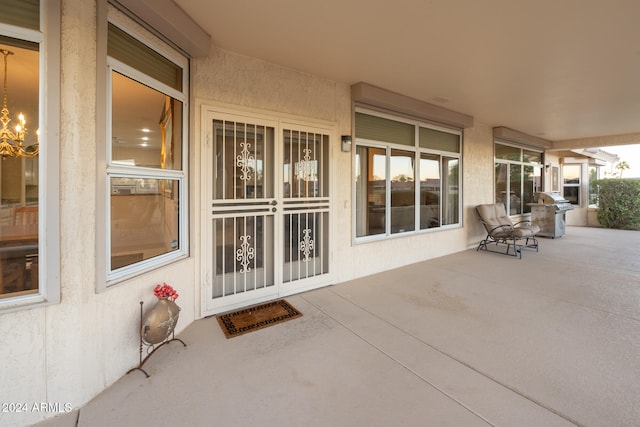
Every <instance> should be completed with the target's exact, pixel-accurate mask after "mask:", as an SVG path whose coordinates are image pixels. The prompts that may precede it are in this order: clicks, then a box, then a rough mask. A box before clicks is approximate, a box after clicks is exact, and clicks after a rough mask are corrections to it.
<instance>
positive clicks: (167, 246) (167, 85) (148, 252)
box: [107, 23, 188, 281]
mask: <svg viewBox="0 0 640 427" xmlns="http://www.w3.org/2000/svg"><path fill="white" fill-rule="evenodd" d="M107 44H108V45H107V52H108V59H107V68H108V77H107V79H108V82H107V86H108V92H109V95H108V96H107V100H108V102H109V107H108V110H107V113H108V116H109V118H110V123H108V124H107V128H108V129H107V130H108V132H109V137H108V139H107V140H108V141H110V143H109V144H107V151H108V154H107V186H108V209H107V211H108V213H109V218H108V227H109V233H108V236H107V240H108V265H107V271H108V273H107V281H111V280H117V279H119V278H121V277H125V276H128V275H130V274H132V273H135V272H138V271H140V270H143V269H148V268H152V267H155V266H157V265H159V264H161V263H165V262H168V261H171V260H174V259H176V258H179V257H182V256H184V255H185V254H186V202H185V199H186V173H185V169H186V164H185V157H186V156H185V151H186V149H185V141H186V140H187V138H186V126H185V123H186V122H187V120H186V115H187V110H186V108H187V104H188V103H187V76H188V69H187V61H186V59H185V58H183V57H181V56H179V55H177V54H176V53H175V52H172V51H169V50H167V51H163V50H162V49H157V48H156V49H152V48H151V47H149V46H148V45H147V44H143V43H142V42H140V41H139V40H137V39H136V38H134V37H133V36H132V35H131V34H129V33H128V32H126V31H125V30H124V29H121V28H119V27H118V26H116V25H114V24H113V23H110V24H109V27H108V42H107ZM169 58H171V59H169Z"/></svg>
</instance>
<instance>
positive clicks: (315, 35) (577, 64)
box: [175, 0, 640, 142]
mask: <svg viewBox="0 0 640 427" xmlns="http://www.w3.org/2000/svg"><path fill="white" fill-rule="evenodd" d="M175 1H176V3H177V4H178V5H179V6H180V7H181V8H182V9H184V11H185V12H186V13H188V14H189V15H190V16H191V17H192V18H193V19H194V20H195V21H196V22H197V23H198V24H199V25H200V26H201V27H202V28H203V29H204V30H205V31H206V32H208V33H209V34H210V35H211V38H212V42H213V44H214V45H216V46H218V47H220V48H223V49H225V50H229V51H233V52H238V53H241V54H244V55H249V56H252V57H256V58H261V59H264V60H266V61H270V62H273V63H276V64H280V65H283V66H286V67H290V68H293V69H296V70H300V71H304V72H308V73H311V74H314V75H318V76H322V77H325V78H328V79H332V80H336V81H338V82H343V83H347V84H353V83H357V82H360V81H364V82H367V83H370V84H373V85H376V86H380V87H383V88H385V89H388V90H391V91H394V92H398V93H401V94H404V95H408V96H411V97H413V98H417V99H420V100H423V101H426V102H430V103H433V104H436V105H441V106H443V107H446V108H449V109H452V110H455V111H459V112H462V113H465V114H469V115H472V116H474V117H475V119H476V121H480V122H482V123H484V124H487V125H489V126H492V127H493V126H506V127H510V128H512V129H515V130H518V131H521V132H525V133H527V134H530V135H534V136H539V137H542V138H545V139H548V140H552V141H555V140H564V139H573V138H585V137H594V136H603V135H605V136H608V135H617V134H626V133H636V132H640V120H639V118H640V25H639V24H638V18H640V1H638V0H611V1H603V0H535V1H517V0H482V1H478V0H395V1H393V2H391V1H388V0H366V1H365V0H321V1H313V2H309V1H301V0H271V1H250V0H235V1H222V0H217V1H211V0H175ZM638 142H640V141H638Z"/></svg>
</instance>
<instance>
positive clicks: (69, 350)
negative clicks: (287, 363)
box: [0, 0, 197, 426]
mask: <svg viewBox="0 0 640 427" xmlns="http://www.w3.org/2000/svg"><path fill="white" fill-rule="evenodd" d="M61 26H62V30H61V45H62V47H61V67H60V68H61V69H60V82H61V97H60V113H61V120H60V129H61V132H60V170H61V176H60V204H59V206H60V247H59V248H54V250H55V251H58V252H59V253H60V256H61V262H60V286H61V290H60V292H61V302H60V303H59V304H55V305H50V306H47V307H40V308H32V309H25V310H21V311H16V312H11V313H0V336H1V337H2V345H0V360H2V364H1V366H0V384H1V386H0V402H7V403H17V404H27V405H28V406H27V408H28V410H27V411H26V412H9V413H0V425H2V426H26V425H31V424H33V423H35V422H37V421H39V420H42V419H44V418H48V417H52V416H55V415H57V414H58V412H57V411H56V410H55V408H56V407H55V406H52V407H51V408H52V409H51V410H47V411H33V410H32V405H34V404H40V403H51V404H54V405H55V404H58V406H57V408H60V409H61V410H62V411H64V409H65V408H68V407H73V408H77V407H79V406H81V405H83V404H85V403H87V402H88V401H89V400H90V399H91V398H93V397H94V396H95V395H97V394H98V393H99V392H101V391H102V390H103V389H104V388H106V387H107V386H109V385H110V384H112V383H113V382H115V381H116V380H117V379H118V378H119V377H121V376H122V375H123V374H124V373H125V372H126V371H127V370H128V369H130V368H132V367H134V366H136V365H137V364H138V360H139V354H138V346H139V323H140V304H139V302H140V301H144V303H145V307H149V306H150V304H151V303H153V302H154V300H155V297H154V296H153V292H152V290H153V287H154V286H155V284H157V283H162V282H167V283H171V284H172V285H174V287H176V288H178V289H179V290H180V299H179V300H178V304H179V305H180V307H181V308H182V311H181V313H180V321H179V322H178V325H177V329H176V330H177V331H178V332H179V331H181V330H182V329H183V328H185V327H186V326H187V325H188V324H189V323H191V322H192V321H193V320H194V319H195V314H196V312H195V307H196V300H195V288H196V287H197V286H195V283H196V282H195V271H196V260H195V258H193V257H192V258H187V259H184V260H181V261H179V262H175V263H173V264H171V265H168V266H165V267H162V268H160V269H157V270H155V271H152V272H149V273H145V274H141V275H139V276H136V277H134V278H132V279H129V280H127V281H125V282H123V283H120V284H118V285H117V286H115V287H113V288H110V289H108V290H106V291H105V292H102V293H97V292H96V267H95V265H96V263H95V259H96V245H97V244H98V242H97V241H96V238H95V235H96V229H97V227H104V224H98V223H97V222H96V203H97V199H96V180H97V176H98V175H97V174H100V173H104V166H102V167H97V168H96V153H97V152H98V150H103V149H104V148H103V145H102V144H103V142H101V141H104V136H100V135H98V136H97V135H96V134H97V129H96V121H97V106H96V90H97V83H96V3H95V2H90V1H84V0H63V1H62V22H61ZM101 138H102V139H101ZM191 211H193V209H191ZM191 215H192V217H191V220H193V214H191ZM43 280H46V278H43ZM138 374H139V375H142V374H141V373H138ZM132 375H133V374H132ZM136 375H137V374H136ZM65 405H68V406H65Z"/></svg>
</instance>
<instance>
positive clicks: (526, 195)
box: [494, 142, 542, 215]
mask: <svg viewBox="0 0 640 427" xmlns="http://www.w3.org/2000/svg"><path fill="white" fill-rule="evenodd" d="M494 178H495V201H496V203H504V205H505V208H506V210H507V212H509V215H520V214H526V213H530V212H531V206H529V203H533V202H534V197H535V193H537V192H540V191H542V151H537V150H532V149H526V148H521V147H518V146H513V145H509V144H507V143H498V142H496V143H495V177H494Z"/></svg>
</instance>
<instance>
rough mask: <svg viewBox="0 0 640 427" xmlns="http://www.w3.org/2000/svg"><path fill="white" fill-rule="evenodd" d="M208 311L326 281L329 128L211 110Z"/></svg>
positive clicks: (205, 244)
mask: <svg viewBox="0 0 640 427" xmlns="http://www.w3.org/2000/svg"><path fill="white" fill-rule="evenodd" d="M203 123H206V124H207V125H206V126H208V130H207V135H206V136H207V145H206V150H205V156H206V158H205V161H204V162H203V164H204V173H203V177H204V178H205V180H204V182H205V183H206V186H205V187H206V192H207V195H206V197H205V201H206V203H207V212H206V213H205V215H207V217H206V219H207V221H206V223H205V227H204V232H205V235H204V236H203V254H204V262H203V272H204V274H203V276H204V277H203V280H204V283H205V286H204V288H203V289H204V292H203V311H204V314H215V313H219V312H223V311H226V310H230V309H234V308H237V307H241V306H246V305H250V304H253V303H257V302H260V301H266V300H269V299H272V298H276V297H279V296H283V295H288V294H292V293H296V292H300V291H302V290H306V289H310V288H313V287H318V286H322V285H325V284H328V282H329V280H330V275H329V247H328V244H329V198H328V153H329V145H328V144H329V136H328V135H327V132H326V131H325V133H324V134H323V133H321V132H318V131H313V130H310V129H305V128H303V127H300V126H287V125H286V124H283V123H282V122H280V121H278V120H268V119H267V120H265V119H258V118H255V117H247V116H240V115H229V114H225V113H222V112H215V111H208V112H206V113H205V114H203Z"/></svg>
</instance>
